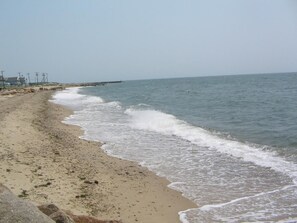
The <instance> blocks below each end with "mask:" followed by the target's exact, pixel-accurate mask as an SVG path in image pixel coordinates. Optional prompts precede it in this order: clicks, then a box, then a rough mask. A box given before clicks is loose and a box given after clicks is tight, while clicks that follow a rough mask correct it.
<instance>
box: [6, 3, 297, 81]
mask: <svg viewBox="0 0 297 223" xmlns="http://www.w3.org/2000/svg"><path fill="white" fill-rule="evenodd" d="M0 69H3V70H5V74H6V75H10V76H12V75H16V74H17V72H22V73H23V74H26V73H28V72H29V73H31V79H32V78H33V77H32V76H33V73H34V72H35V71H39V72H47V73H48V74H49V78H50V80H51V81H60V82H79V81H106V80H127V79H150V78H166V77H185V76H202V75H203V76H205V75H225V74H240V73H241V74H242V73H269V72H295V71H297V0H216V1H215V0H205V1H200V0H193V1H190V0H179V1H175V0H146V1H145V0H117V1H116V0H80V1H79V0H22V1H20V0H0Z"/></svg>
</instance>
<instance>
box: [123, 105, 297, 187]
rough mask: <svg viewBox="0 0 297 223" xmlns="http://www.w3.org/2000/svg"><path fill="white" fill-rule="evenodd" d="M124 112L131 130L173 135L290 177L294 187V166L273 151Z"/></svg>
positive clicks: (148, 114) (156, 116) (148, 113)
mask: <svg viewBox="0 0 297 223" xmlns="http://www.w3.org/2000/svg"><path fill="white" fill-rule="evenodd" d="M125 113H126V114H128V115H130V116H131V127H133V128H137V129H141V130H148V131H155V132H158V133H161V134H165V135H175V136H178V137H180V138H182V139H184V140H188V141H190V142H191V143H193V144H196V145H198V146H202V147H207V148H209V149H215V150H217V151H219V152H221V153H225V154H229V155H232V156H234V157H237V158H240V159H242V160H244V161H246V162H252V163H254V164H256V165H259V166H263V167H269V168H271V169H273V170H275V171H278V172H281V173H284V174H286V175H288V176H290V177H291V178H292V179H293V180H294V183H295V184H297V165H296V164H294V163H291V162H289V161H286V160H285V159H283V158H281V157H279V156H276V155H275V154H274V153H273V152H269V151H263V149H262V148H261V147H256V146H252V145H248V144H245V143H241V142H238V141H235V140H231V139H225V138H222V137H219V136H217V135H214V134H212V133H211V132H209V131H206V130H204V129H202V128H199V127H197V126H193V125H190V124H189V123H187V122H185V121H182V120H179V119H177V118H176V117H175V116H173V115H170V114H166V113H163V112H160V111H156V110H136V109H131V108H130V109H127V110H126V111H125Z"/></svg>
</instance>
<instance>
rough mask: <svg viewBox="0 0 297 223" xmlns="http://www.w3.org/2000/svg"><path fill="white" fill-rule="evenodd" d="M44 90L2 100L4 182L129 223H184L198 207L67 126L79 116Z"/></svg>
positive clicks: (37, 197)
mask: <svg viewBox="0 0 297 223" xmlns="http://www.w3.org/2000/svg"><path fill="white" fill-rule="evenodd" d="M51 94H52V92H50V91H41V92H37V93H36V92H35V93H28V94H21V95H15V96H1V97H0V182H1V183H3V184H4V185H6V186H7V187H8V188H10V189H11V190H12V191H13V192H14V193H15V194H16V195H19V196H20V197H23V198H24V199H28V200H31V201H32V202H34V203H35V204H43V203H54V204H56V205H57V206H59V207H60V208H62V209H66V210H71V211H72V212H74V213H75V214H87V215H92V216H95V217H98V218H99V219H112V220H122V221H123V222H124V223H129V222H143V223H154V222H162V223H167V222H168V223H169V222H170V223H174V222H180V221H179V216H178V212H179V211H181V210H186V209H189V208H192V207H195V204H194V203H192V202H191V201H189V200H187V199H185V198H184V197H182V196H181V194H180V193H179V192H177V191H174V190H171V189H169V188H168V187H167V185H168V184H169V182H168V181H167V180H166V179H164V178H160V177H158V176H156V175H155V174H154V173H152V172H150V171H148V170H147V169H145V168H143V167H141V166H139V165H138V164H136V163H134V162H130V161H126V160H122V159H118V158H114V157H110V156H108V155H106V154H105V153H104V151H103V150H101V149H100V143H97V142H90V141H86V140H83V139H79V136H81V135H82V134H83V132H82V130H81V129H80V128H79V127H76V126H70V125H66V124H63V123H62V122H61V121H62V120H63V119H64V118H65V117H67V116H69V115H70V114H71V113H72V112H71V111H70V110H68V109H66V108H64V107H61V106H58V105H55V104H53V103H51V102H49V101H48V100H49V99H50V98H51Z"/></svg>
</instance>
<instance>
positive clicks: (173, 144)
mask: <svg viewBox="0 0 297 223" xmlns="http://www.w3.org/2000/svg"><path fill="white" fill-rule="evenodd" d="M54 101H55V102H56V103H59V104H63V105H66V106H69V107H71V108H72V109H73V110H74V111H75V112H74V114H73V115H71V116H70V117H68V118H67V119H66V120H65V122H66V123H69V124H74V125H79V126H81V127H82V128H83V129H84V130H85V134H84V136H83V137H84V138H86V139H89V140H98V141H101V142H104V143H105V145H104V150H105V151H106V152H107V153H108V154H110V155H113V156H116V157H122V158H125V159H129V160H133V161H137V162H139V163H140V164H141V165H143V166H145V167H148V168H149V169H150V170H152V171H154V172H156V173H157V174H158V175H160V176H164V177H166V178H167V179H168V180H170V181H171V182H172V183H171V184H170V187H171V188H174V189H176V190H179V191H181V192H182V193H183V194H184V196H185V197H187V198H189V199H191V200H193V201H194V202H195V203H197V205H198V208H196V209H191V210H185V211H183V212H180V213H179V214H180V218H181V220H182V221H183V222H190V223H193V222H297V74H271V75H238V76H217V77H197V78H180V79H162V80H145V81H127V82H123V83H120V84H109V85H105V86H98V87H86V88H71V89H67V90H65V91H62V92H58V93H57V94H56V95H55V96H54Z"/></svg>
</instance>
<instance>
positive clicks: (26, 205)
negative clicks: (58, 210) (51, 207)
mask: <svg viewBox="0 0 297 223" xmlns="http://www.w3.org/2000/svg"><path fill="white" fill-rule="evenodd" d="M0 223H54V221H53V220H51V219H50V218H49V217H48V216H46V215H45V214H43V213H42V212H41V211H39V210H38V209H37V208H36V207H35V206H34V205H33V204H31V203H30V202H28V201H25V200H22V199H20V198H18V197H17V196H15V195H14V194H13V193H12V192H11V191H10V190H9V189H8V188H7V187H5V186H3V185H2V184H0Z"/></svg>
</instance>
